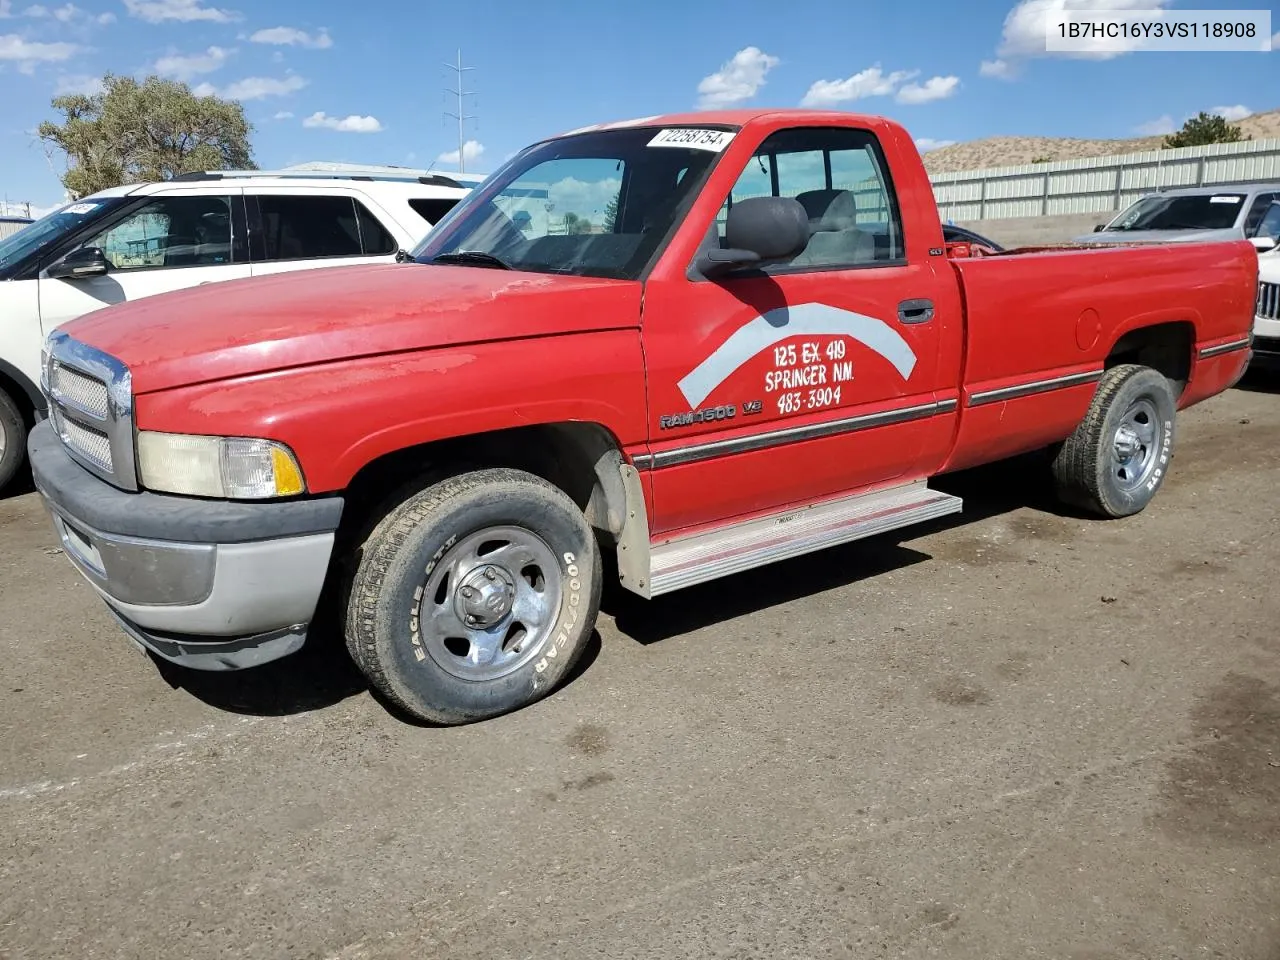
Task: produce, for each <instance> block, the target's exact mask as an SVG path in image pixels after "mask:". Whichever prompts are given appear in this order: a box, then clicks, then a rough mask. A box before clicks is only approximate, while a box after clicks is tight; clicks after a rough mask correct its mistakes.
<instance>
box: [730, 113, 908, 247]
mask: <svg viewBox="0 0 1280 960" xmlns="http://www.w3.org/2000/svg"><path fill="white" fill-rule="evenodd" d="M768 196H774V197H791V198H793V199H795V200H798V201H799V202H800V203H801V205H802V206H804V208H805V211H806V212H807V213H808V215H809V229H810V231H811V232H812V236H811V237H810V239H809V245H808V246H807V247H806V248H805V249H804V251H803V252H802V253H801V254H799V255H798V256H797V257H795V258H794V259H793V260H792V261H790V262H789V263H786V264H779V265H776V266H772V267H768V268H766V269H767V270H768V271H770V272H776V271H779V270H782V271H786V270H788V269H794V268H800V267H828V268H830V267H859V266H887V265H890V264H900V263H903V262H904V260H905V256H906V254H905V252H904V247H903V240H902V218H901V215H900V214H899V211H898V204H897V199H896V197H895V195H894V192H893V184H892V182H891V180H890V179H889V174H888V167H887V165H886V163H885V161H884V156H883V154H882V153H881V151H880V145H879V143H877V141H876V138H875V137H874V136H873V135H872V134H870V133H868V132H867V131H865V130H853V129H848V128H840V127H828V128H823V127H813V128H798V129H790V130H780V131H778V132H777V133H775V134H773V135H772V136H770V137H769V138H768V139H767V140H765V142H764V143H762V144H761V145H760V148H759V149H758V150H757V151H756V153H755V156H753V157H752V158H751V160H749V161H748V162H747V166H746V168H745V169H744V170H743V172H742V174H741V176H739V178H738V182H737V183H736V184H734V187H733V190H732V192H731V193H730V194H729V197H728V199H727V200H726V201H725V205H724V208H723V209H722V210H721V211H720V215H719V216H718V217H717V218H716V224H717V229H718V230H719V234H720V237H721V239H722V240H723V238H724V229H725V221H726V218H727V217H728V213H729V209H730V208H731V207H732V206H733V204H734V203H736V202H738V201H740V200H745V199H747V198H748V197H768Z"/></svg>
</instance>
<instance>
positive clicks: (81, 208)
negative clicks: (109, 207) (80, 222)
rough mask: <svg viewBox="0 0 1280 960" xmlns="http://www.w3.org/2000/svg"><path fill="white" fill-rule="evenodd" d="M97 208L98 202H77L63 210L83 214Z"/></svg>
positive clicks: (78, 214)
mask: <svg viewBox="0 0 1280 960" xmlns="http://www.w3.org/2000/svg"><path fill="white" fill-rule="evenodd" d="M97 209H98V205H97V204H96V203H75V204H72V205H71V206H69V207H67V209H66V210H64V211H63V212H64V213H72V214H75V215H76V216H83V215H84V214H86V213H93V211H95V210H97Z"/></svg>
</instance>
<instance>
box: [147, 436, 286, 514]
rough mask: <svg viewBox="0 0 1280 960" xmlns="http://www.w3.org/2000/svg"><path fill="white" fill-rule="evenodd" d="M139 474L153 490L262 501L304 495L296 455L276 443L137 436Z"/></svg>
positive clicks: (233, 439) (199, 437) (212, 438)
mask: <svg viewBox="0 0 1280 960" xmlns="http://www.w3.org/2000/svg"><path fill="white" fill-rule="evenodd" d="M138 471H139V473H140V474H141V480H142V486H143V487H144V488H145V489H148V490H158V491H163V492H165V493H180V494H187V495H189V496H193V497H217V498H219V499H227V500H261V499H265V498H268V497H290V496H293V495H294V494H298V493H305V492H306V489H307V484H306V481H305V480H303V478H302V469H301V468H300V467H299V466H298V461H297V460H296V459H295V458H294V456H293V452H292V451H290V450H289V448H288V447H286V446H285V445H284V444H282V443H276V442H275V441H274V440H253V439H248V438H244V437H201V436H188V435H186V434H181V433H153V432H152V431H149V430H143V431H140V432H139V433H138Z"/></svg>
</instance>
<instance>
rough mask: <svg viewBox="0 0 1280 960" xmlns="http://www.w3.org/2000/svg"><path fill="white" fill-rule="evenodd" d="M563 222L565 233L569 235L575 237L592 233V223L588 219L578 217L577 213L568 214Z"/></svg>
mask: <svg viewBox="0 0 1280 960" xmlns="http://www.w3.org/2000/svg"><path fill="white" fill-rule="evenodd" d="M562 222H563V223H564V232H565V234H567V235H570V236H573V235H576V234H582V233H590V232H591V221H590V220H588V219H587V218H586V217H580V216H578V215H577V214H576V213H573V212H569V213H566V214H565V215H564V220H563V221H562Z"/></svg>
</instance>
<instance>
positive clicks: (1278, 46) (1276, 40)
mask: <svg viewBox="0 0 1280 960" xmlns="http://www.w3.org/2000/svg"><path fill="white" fill-rule="evenodd" d="M1271 49H1272V50H1280V32H1276V33H1273V34H1272V35H1271Z"/></svg>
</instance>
